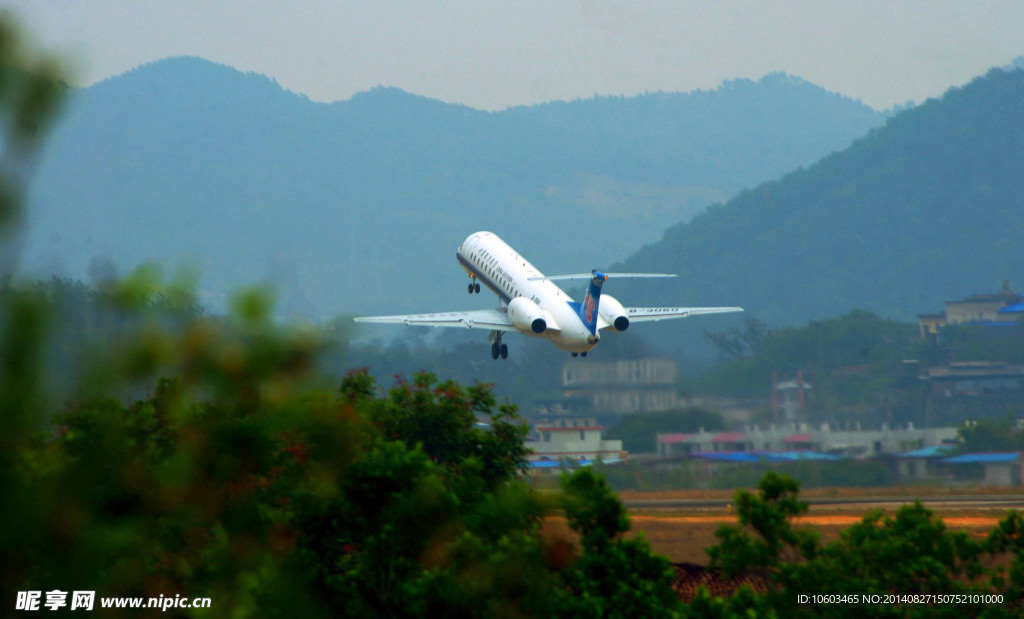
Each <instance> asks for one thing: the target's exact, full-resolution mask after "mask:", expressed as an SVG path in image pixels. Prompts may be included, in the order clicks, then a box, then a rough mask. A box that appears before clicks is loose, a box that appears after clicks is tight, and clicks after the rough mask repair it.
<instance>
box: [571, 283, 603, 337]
mask: <svg viewBox="0 0 1024 619" xmlns="http://www.w3.org/2000/svg"><path fill="white" fill-rule="evenodd" d="M606 279H608V276H607V275H605V274H604V273H600V272H598V271H594V277H593V278H592V279H591V280H590V286H589V287H587V296H586V297H585V298H584V299H583V303H572V304H571V305H572V307H573V309H575V310H576V313H577V314H579V317H580V320H582V321H583V324H585V325H587V329H588V330H589V331H590V334H591V335H595V334H596V333H597V318H598V316H600V312H599V311H598V308H599V307H600V304H601V286H602V285H603V284H604V280H606Z"/></svg>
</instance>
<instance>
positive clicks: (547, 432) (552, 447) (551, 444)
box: [526, 419, 626, 462]
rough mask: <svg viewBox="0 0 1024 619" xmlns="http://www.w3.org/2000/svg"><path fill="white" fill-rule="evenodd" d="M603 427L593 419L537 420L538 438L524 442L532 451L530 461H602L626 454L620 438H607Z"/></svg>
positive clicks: (614, 459) (619, 458)
mask: <svg viewBox="0 0 1024 619" xmlns="http://www.w3.org/2000/svg"><path fill="white" fill-rule="evenodd" d="M603 431H604V426H599V425H597V423H596V422H595V420H594V419H553V420H550V421H548V420H545V421H540V422H537V424H536V425H535V426H534V432H535V433H536V436H537V439H536V440H533V441H527V443H526V446H527V447H529V448H530V449H532V450H533V453H532V454H531V455H530V456H528V457H529V459H530V460H576V461H583V460H602V461H604V462H612V461H616V460H621V459H623V458H625V457H626V452H624V451H623V450H622V441H620V440H612V441H606V440H604V438H603V436H602V432H603Z"/></svg>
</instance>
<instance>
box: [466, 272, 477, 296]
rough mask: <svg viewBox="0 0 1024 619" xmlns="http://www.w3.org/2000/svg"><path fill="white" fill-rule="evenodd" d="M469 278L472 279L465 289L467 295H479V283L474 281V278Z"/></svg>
mask: <svg viewBox="0 0 1024 619" xmlns="http://www.w3.org/2000/svg"><path fill="white" fill-rule="evenodd" d="M470 277H471V278H473V281H471V282H469V286H467V287H466V290H467V291H468V292H469V294H473V293H474V292H475V293H477V294H480V282H478V281H476V277H474V276H472V275H470Z"/></svg>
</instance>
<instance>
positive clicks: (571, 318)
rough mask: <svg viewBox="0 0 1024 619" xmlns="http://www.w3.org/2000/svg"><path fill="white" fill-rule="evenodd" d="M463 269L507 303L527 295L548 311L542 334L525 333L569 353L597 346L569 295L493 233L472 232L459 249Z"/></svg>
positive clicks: (545, 312)
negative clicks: (544, 339)
mask: <svg viewBox="0 0 1024 619" xmlns="http://www.w3.org/2000/svg"><path fill="white" fill-rule="evenodd" d="M455 256H456V258H457V259H458V261H459V264H461V265H462V268H464V269H466V271H467V272H468V273H469V274H470V275H471V276H472V277H475V278H477V279H478V280H480V282H482V283H483V284H484V285H485V286H487V287H488V288H490V289H491V290H493V291H494V292H495V294H497V295H498V297H499V298H500V299H501V301H502V303H503V304H506V305H507V304H509V303H510V302H512V300H513V299H516V298H519V297H523V298H526V299H529V300H530V301H532V302H533V303H535V304H537V306H538V307H540V309H541V310H542V311H543V313H544V319H545V321H546V324H547V328H546V329H544V331H543V332H541V333H539V334H538V333H534V332H533V331H531V330H530V329H528V328H527V329H524V328H519V327H518V326H517V330H518V331H519V332H521V333H523V334H525V335H532V336H536V337H543V338H547V339H549V340H551V342H552V343H553V344H554V345H555V346H558V347H559V348H561V349H562V350H567V351H569V352H577V353H578V352H587V351H589V350H590V349H592V348H593V347H594V346H596V345H597V341H598V338H597V337H595V336H594V335H593V334H591V333H590V331H589V330H588V329H587V326H586V325H585V324H584V323H583V321H582V320H581V319H580V317H579V315H578V314H577V313H576V310H575V309H573V307H572V306H571V305H569V303H570V302H571V301H573V299H572V297H570V296H569V295H567V294H565V292H563V291H562V289H561V288H559V287H558V286H557V285H555V283H554V282H551V281H548V280H543V279H536V278H540V277H544V274H543V273H541V272H540V271H538V270H537V268H536V267H534V266H533V265H532V264H530V263H529V261H527V260H526V258H523V257H522V256H520V255H519V254H518V253H517V252H516V251H515V250H514V249H512V248H511V247H509V246H508V244H507V243H505V241H502V240H501V239H500V238H498V236H497V235H495V234H493V233H491V232H476V233H474V234H471V235H469V237H468V238H466V240H465V241H463V242H462V245H460V246H459V248H458V250H457V251H456V252H455Z"/></svg>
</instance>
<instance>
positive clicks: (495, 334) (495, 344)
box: [488, 331, 508, 359]
mask: <svg viewBox="0 0 1024 619" xmlns="http://www.w3.org/2000/svg"><path fill="white" fill-rule="evenodd" d="M502 335H504V332H503V331H491V335H490V337H489V338H488V339H490V340H491V359H497V358H498V357H501V358H502V359H508V345H507V344H503V343H502V341H501V336H502Z"/></svg>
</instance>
